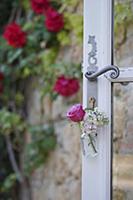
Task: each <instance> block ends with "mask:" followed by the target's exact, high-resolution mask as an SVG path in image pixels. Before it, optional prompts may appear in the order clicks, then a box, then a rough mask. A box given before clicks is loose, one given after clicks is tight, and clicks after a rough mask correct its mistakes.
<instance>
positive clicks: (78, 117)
mask: <svg viewBox="0 0 133 200" xmlns="http://www.w3.org/2000/svg"><path fill="white" fill-rule="evenodd" d="M84 116H85V111H84V110H83V107H82V105H81V104H76V105H74V106H72V107H71V108H70V109H69V110H68V112H67V117H68V118H69V119H71V120H72V121H73V122H80V121H82V120H83V118H84Z"/></svg>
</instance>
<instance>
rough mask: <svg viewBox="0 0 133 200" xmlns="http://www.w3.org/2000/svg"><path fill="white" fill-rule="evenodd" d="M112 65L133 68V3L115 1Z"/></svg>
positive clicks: (124, 0) (121, 0)
mask: <svg viewBox="0 0 133 200" xmlns="http://www.w3.org/2000/svg"><path fill="white" fill-rule="evenodd" d="M114 14H115V19H114V33H115V34H114V46H115V48H114V55H115V60H114V64H115V65H117V66H119V67H133V1H130V0H129V1H128V0H115V5H114Z"/></svg>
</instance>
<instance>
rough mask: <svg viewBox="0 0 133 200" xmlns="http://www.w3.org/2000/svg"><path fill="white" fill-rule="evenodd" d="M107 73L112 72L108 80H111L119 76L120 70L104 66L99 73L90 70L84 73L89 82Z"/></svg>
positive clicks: (111, 66)
mask: <svg viewBox="0 0 133 200" xmlns="http://www.w3.org/2000/svg"><path fill="white" fill-rule="evenodd" d="M108 71H112V72H111V73H110V78H112V79H116V78H118V76H119V74H120V70H119V68H118V67H117V66H115V65H109V66H106V67H104V68H102V69H101V70H99V71H94V70H90V71H88V72H86V74H85V77H86V78H87V79H88V80H89V81H95V80H96V79H97V77H98V76H101V75H102V74H104V73H106V72H108Z"/></svg>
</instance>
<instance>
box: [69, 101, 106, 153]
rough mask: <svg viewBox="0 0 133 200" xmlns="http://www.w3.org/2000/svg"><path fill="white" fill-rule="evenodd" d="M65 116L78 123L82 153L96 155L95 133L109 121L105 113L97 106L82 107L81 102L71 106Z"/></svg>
mask: <svg viewBox="0 0 133 200" xmlns="http://www.w3.org/2000/svg"><path fill="white" fill-rule="evenodd" d="M67 117H68V118H69V119H70V120H71V121H73V122H77V123H79V125H80V129H81V132H82V134H81V145H82V151H83V154H84V155H85V156H89V155H91V156H92V157H94V156H96V155H97V154H98V149H97V134H98V132H99V129H100V128H101V127H103V126H105V125H107V124H108V123H109V120H108V117H106V115H105V113H103V112H100V111H99V110H98V108H97V107H95V108H94V109H90V108H86V109H83V107H82V105H81V104H76V105H74V106H72V107H71V108H70V109H69V110H68V112H67Z"/></svg>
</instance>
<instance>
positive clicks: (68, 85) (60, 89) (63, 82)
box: [54, 76, 79, 97]
mask: <svg viewBox="0 0 133 200" xmlns="http://www.w3.org/2000/svg"><path fill="white" fill-rule="evenodd" d="M78 90H79V82H78V80H77V79H76V78H66V77H65V76H60V77H59V78H58V79H57V81H56V83H55V86H54V91H56V92H57V93H59V94H60V95H62V96H64V97H68V96H71V95H73V94H75V93H76V92H78Z"/></svg>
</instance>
